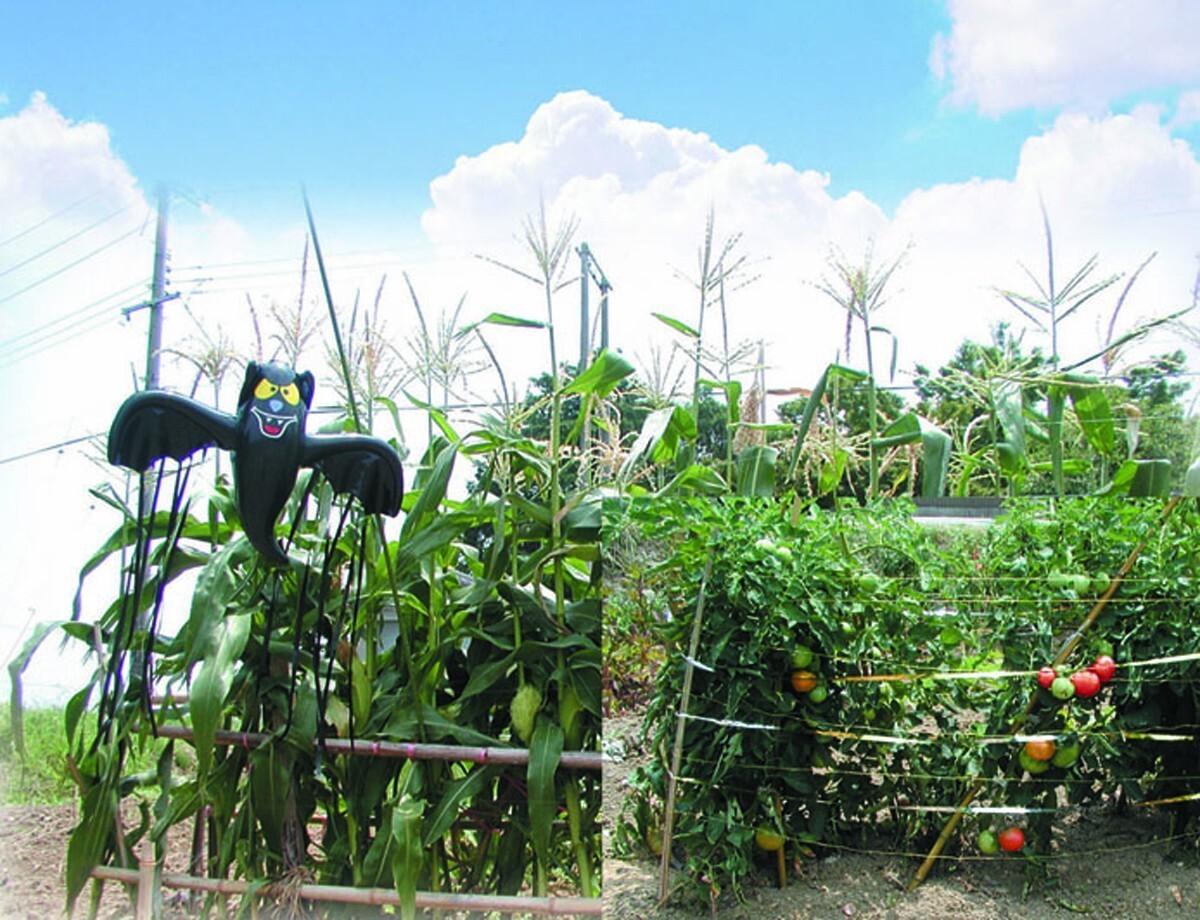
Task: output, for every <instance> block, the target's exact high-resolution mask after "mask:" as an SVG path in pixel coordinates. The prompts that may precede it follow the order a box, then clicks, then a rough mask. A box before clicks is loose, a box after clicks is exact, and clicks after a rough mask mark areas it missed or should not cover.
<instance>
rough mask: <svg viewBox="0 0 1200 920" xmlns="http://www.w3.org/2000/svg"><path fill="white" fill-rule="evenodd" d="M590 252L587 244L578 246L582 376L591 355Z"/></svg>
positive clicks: (578, 370) (580, 363) (580, 365)
mask: <svg viewBox="0 0 1200 920" xmlns="http://www.w3.org/2000/svg"><path fill="white" fill-rule="evenodd" d="M591 257H592V252H591V250H590V249H588V244H587V243H580V244H579V368H578V369H577V371H576V373H578V374H582V373H583V372H584V370H585V369H586V368H587V366H588V358H589V357H590V353H591V344H592V343H591V329H590V326H591V319H590V317H589V315H588V282H589V281H590V280H591V268H590V266H589V262H590V261H591Z"/></svg>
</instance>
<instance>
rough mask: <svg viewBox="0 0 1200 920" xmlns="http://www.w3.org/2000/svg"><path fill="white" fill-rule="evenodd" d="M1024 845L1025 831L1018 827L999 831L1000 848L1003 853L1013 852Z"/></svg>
mask: <svg viewBox="0 0 1200 920" xmlns="http://www.w3.org/2000/svg"><path fill="white" fill-rule="evenodd" d="M1023 846H1025V832H1024V831H1022V830H1021V829H1020V828H1019V827H1010V828H1008V829H1007V830H1003V831H1001V832H1000V849H1002V850H1003V851H1004V852H1005V853H1015V852H1017V850H1019V849H1021V847H1023Z"/></svg>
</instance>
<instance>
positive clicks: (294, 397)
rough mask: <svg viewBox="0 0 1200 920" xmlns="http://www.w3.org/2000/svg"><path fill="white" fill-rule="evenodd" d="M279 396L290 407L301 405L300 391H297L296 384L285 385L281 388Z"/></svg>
mask: <svg viewBox="0 0 1200 920" xmlns="http://www.w3.org/2000/svg"><path fill="white" fill-rule="evenodd" d="M279 395H280V396H282V397H283V398H284V399H286V400H287V401H288V405H289V406H295V405H298V404H299V403H300V391H299V390H298V389H296V384H294V383H285V384H284V385H283V386H281V387H280V388H279Z"/></svg>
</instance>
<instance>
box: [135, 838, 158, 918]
mask: <svg viewBox="0 0 1200 920" xmlns="http://www.w3.org/2000/svg"><path fill="white" fill-rule="evenodd" d="M137 890H138V892H137V913H136V916H137V920H153V917H154V854H153V852H152V850H151V848H150V841H149V840H148V839H143V840H142V842H141V845H140V846H139V847H138V867H137Z"/></svg>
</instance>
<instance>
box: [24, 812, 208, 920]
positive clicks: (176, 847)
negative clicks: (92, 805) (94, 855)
mask: <svg viewBox="0 0 1200 920" xmlns="http://www.w3.org/2000/svg"><path fill="white" fill-rule="evenodd" d="M75 822H76V813H75V806H73V805H27V806H19V807H18V806H7V807H3V808H0V918H2V920H46V918H49V917H62V916H64V915H65V911H66V905H67V894H66V885H65V883H64V874H63V868H64V865H65V863H66V855H67V838H68V835H69V834H70V832H71V828H72V827H74V826H75ZM186 862H187V844H186V841H182V840H181V841H176V840H171V842H170V847H169V852H168V854H167V866H168V868H169V869H170V870H171V871H183V870H184V868H185V867H186ZM89 896H90V888H89V889H85V890H84V892H83V894H82V895H80V899H79V903H78V904H77V905H76V907H75V913H76V915H77V916H86V915H87V904H88V898H89ZM164 897H165V898H166V899H167V900H166V904H165V905H164V906H165V908H166V911H167V915H168V916H175V917H178V916H185V915H187V913H188V911H186V909H185V905H184V903H183V899H182V897H181V896H178V895H175V894H174V893H170V892H168V893H167V894H165V895H164ZM133 915H134V912H133V904H132V903H131V901H130V899H129V896H128V895H127V894H126V893H125V889H124V887H123V886H121V885H118V884H117V883H115V882H108V883H106V884H105V886H104V894H103V897H102V899H101V902H100V910H99V913H98V916H99V917H100V918H101V920H116V918H124V917H132V916H133Z"/></svg>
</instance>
